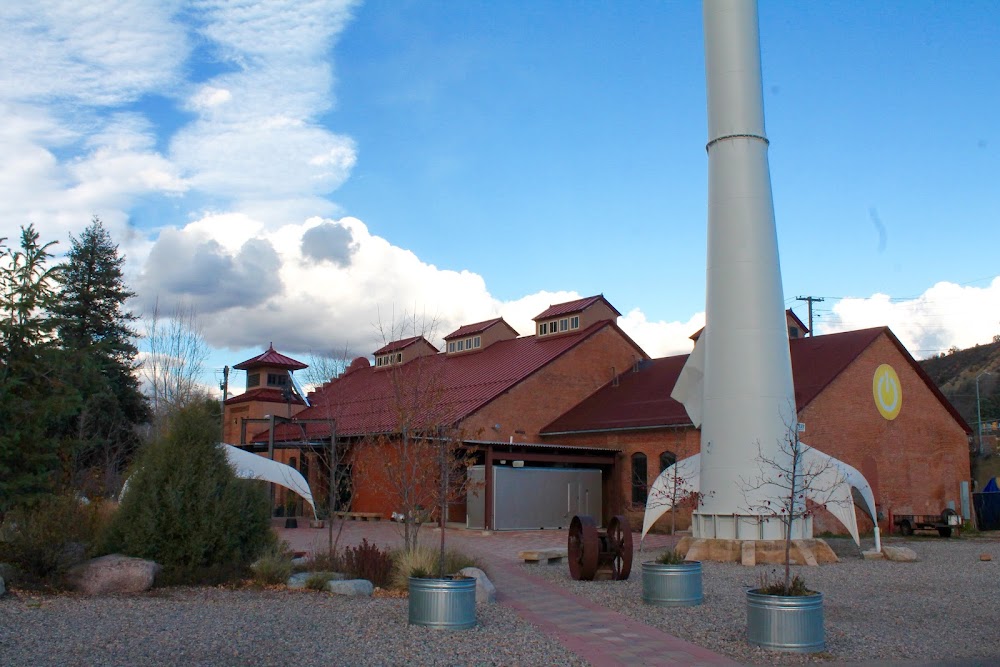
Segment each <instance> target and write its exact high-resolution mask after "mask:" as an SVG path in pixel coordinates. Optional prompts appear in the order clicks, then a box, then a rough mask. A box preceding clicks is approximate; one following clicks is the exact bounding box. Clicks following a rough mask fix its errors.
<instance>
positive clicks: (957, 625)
mask: <svg viewBox="0 0 1000 667" xmlns="http://www.w3.org/2000/svg"><path fill="white" fill-rule="evenodd" d="M828 541H829V542H830V543H831V546H833V547H834V550H835V551H837V552H838V553H839V554H840V555H841V562H840V563H837V564H833V565H824V566H820V567H810V568H807V567H794V568H793V570H794V573H796V574H800V575H801V576H802V577H803V579H805V581H806V584H807V585H808V586H809V588H811V589H813V590H817V591H820V592H822V593H823V596H824V616H825V626H826V647H827V651H826V652H825V653H821V654H817V655H812V656H803V655H795V654H784V653H775V652H771V651H765V650H763V649H758V648H753V647H751V646H750V645H749V644H748V643H747V642H746V640H745V632H746V597H745V590H746V589H747V588H749V587H756V584H757V582H758V580H759V577H760V576H761V574H762V573H770V572H771V571H777V572H778V573H779V574H780V573H781V572H782V571H783V566H774V565H767V566H764V565H761V566H757V567H753V568H748V567H743V566H741V565H738V564H735V563H733V564H730V563H709V562H705V563H703V564H702V567H703V588H704V602H703V603H702V604H701V605H700V606H697V607H675V608H663V607H653V606H650V605H646V604H644V603H643V602H642V571H641V567H640V563H641V561H643V560H652V559H653V558H655V557H656V555H657V554H658V553H659V551H651V552H647V553H644V554H636V559H635V560H634V562H633V566H632V574H631V576H630V577H629V579H628V581H623V582H618V581H590V582H585V581H573V580H572V579H570V577H569V573H568V568H566V567H538V566H523V567H524V571H525V572H530V573H531V574H535V575H539V576H542V577H544V578H545V579H546V580H548V581H550V582H553V583H556V584H558V585H560V586H564V587H565V588H566V589H568V590H570V591H572V592H573V593H575V594H578V595H580V596H583V597H586V598H588V599H590V600H592V601H593V602H595V603H597V604H599V605H602V606H605V607H608V608H610V609H614V610H616V611H619V612H621V613H623V614H627V615H628V616H631V617H633V618H636V619H638V620H641V621H643V622H644V623H647V624H648V625H652V626H655V627H657V628H660V629H662V630H663V631H665V632H668V633H670V634H672V635H674V636H676V637H681V638H683V639H686V640H688V641H691V642H693V643H695V644H698V645H700V646H704V647H705V648H708V649H711V650H713V651H716V652H719V653H722V654H725V655H728V656H730V657H731V658H733V659H735V660H738V661H739V662H742V663H745V664H794V663H801V662H812V661H836V662H874V661H882V662H884V661H906V660H910V661H925V662H932V661H946V662H948V663H950V664H954V662H953V661H959V660H961V661H973V662H975V661H982V664H1000V642H998V641H997V639H996V629H997V628H998V627H1000V542H998V541H997V540H995V539H992V540H982V539H970V538H963V539H961V540H955V539H947V540H946V539H941V538H936V537H928V538H916V539H909V540H905V541H903V540H895V539H893V540H891V541H889V542H888V543H890V544H894V545H901V546H906V547H909V548H911V549H913V550H914V551H915V552H916V553H917V555H918V557H919V558H920V560H919V561H918V562H916V563H892V562H888V561H882V560H879V561H865V560H862V559H861V558H860V554H858V552H857V550H856V548H855V547H854V545H853V542H850V541H849V540H839V539H831V540H828ZM980 554H990V555H991V556H992V558H993V560H992V561H989V562H983V561H980V559H979V557H980Z"/></svg>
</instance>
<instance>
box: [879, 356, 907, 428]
mask: <svg viewBox="0 0 1000 667" xmlns="http://www.w3.org/2000/svg"><path fill="white" fill-rule="evenodd" d="M872 394H873V395H874V396H875V407H876V408H878V411H879V412H880V413H881V414H882V416H883V417H885V418H886V419H888V420H890V421H892V420H893V419H895V418H896V417H898V416H899V409H900V408H901V407H903V388H902V387H901V386H900V385H899V376H898V375H896V371H894V370H893V369H892V366H890V365H889V364H882V365H881V366H879V367H878V368H876V369H875V376H874V377H873V378H872Z"/></svg>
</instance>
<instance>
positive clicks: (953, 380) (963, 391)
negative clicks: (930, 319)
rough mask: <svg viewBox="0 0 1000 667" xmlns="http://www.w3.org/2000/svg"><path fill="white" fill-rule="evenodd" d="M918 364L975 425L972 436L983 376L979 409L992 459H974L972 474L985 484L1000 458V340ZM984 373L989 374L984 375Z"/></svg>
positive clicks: (966, 418)
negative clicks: (999, 445) (999, 428)
mask: <svg viewBox="0 0 1000 667" xmlns="http://www.w3.org/2000/svg"><path fill="white" fill-rule="evenodd" d="M919 363H920V366H921V367H922V368H923V369H924V371H926V372H927V374H928V375H929V376H930V377H931V379H932V380H934V382H935V384H937V386H938V388H939V389H940V390H941V393H942V394H944V395H945V396H946V397H947V398H948V400H949V401H951V403H952V405H954V406H955V409H956V410H958V411H959V413H961V415H962V416H963V417H965V420H966V421H967V422H968V423H969V426H971V427H972V430H973V438H975V431H976V423H977V417H976V376H980V377H979V408H980V410H981V411H982V418H983V426H984V429H983V430H984V433H983V445H984V450H985V451H984V453H985V454H986V455H987V457H989V458H991V459H992V460H991V461H989V462H986V461H977V460H976V459H975V458H974V459H973V476H974V477H975V478H976V479H977V481H978V482H979V484H980V485H982V484H984V483H985V482H986V481H987V480H988V478H989V477H990V476H992V474H996V472H995V471H994V467H995V466H993V465H992V464H993V462H994V461H996V460H997V459H998V457H997V456H996V454H1000V451H998V450H997V444H998V441H997V435H998V434H1000V431H998V429H997V428H996V426H994V423H995V422H1000V341H996V342H993V343H989V344H987V345H977V346H975V347H970V348H968V349H965V350H956V351H954V352H951V353H950V354H942V355H940V356H937V357H932V358H930V359H924V360H923V361H921V362H919ZM983 373H989V375H981V374H983ZM973 442H974V443H975V440H974V441H973ZM974 447H975V444H974ZM991 455H992V456H991Z"/></svg>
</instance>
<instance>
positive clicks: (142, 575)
mask: <svg viewBox="0 0 1000 667" xmlns="http://www.w3.org/2000/svg"><path fill="white" fill-rule="evenodd" d="M160 569H161V567H160V565H158V564H157V563H154V562H153V561H151V560H143V559H142V558H131V557H129V556H122V555H121V554H110V555H108V556H101V557H100V558H93V559H91V560H88V561H86V562H84V563H80V564H79V565H76V566H74V567H72V568H70V570H69V572H68V573H67V575H66V581H67V583H69V586H70V588H72V589H73V590H75V591H79V592H81V593H86V594H87V595H111V594H114V593H141V592H142V591H148V590H149V589H150V588H152V586H153V579H154V578H155V577H156V573H157V572H159V571H160Z"/></svg>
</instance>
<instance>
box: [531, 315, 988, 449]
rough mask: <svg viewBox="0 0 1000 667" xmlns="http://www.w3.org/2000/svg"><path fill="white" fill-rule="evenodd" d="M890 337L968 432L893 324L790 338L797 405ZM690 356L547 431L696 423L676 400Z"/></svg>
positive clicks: (650, 371)
mask: <svg viewBox="0 0 1000 667" xmlns="http://www.w3.org/2000/svg"><path fill="white" fill-rule="evenodd" d="M882 335H886V336H887V337H888V338H889V340H890V341H891V342H892V343H893V344H894V345H896V347H897V348H898V349H899V351H900V352H901V353H902V354H903V356H904V357H905V358H906V359H907V360H908V361H909V362H910V365H911V367H912V368H914V369H915V370H916V372H917V373H918V375H920V376H921V378H922V379H923V380H924V382H925V384H927V386H928V387H929V388H930V390H931V391H932V392H933V393H934V394H935V395H936V396H937V397H938V400H940V401H941V402H942V404H943V405H944V406H945V408H946V409H948V411H949V412H950V413H951V414H952V416H953V417H954V418H955V419H956V421H958V423H959V424H960V425H962V427H963V428H965V429H966V431H969V427H968V425H967V424H966V423H965V420H964V419H962V417H961V416H960V415H959V414H958V412H957V411H956V410H955V408H954V407H953V406H952V405H951V403H950V402H949V401H948V400H947V399H946V398H944V396H943V395H942V394H941V392H940V390H938V388H937V386H935V384H934V382H933V381H931V379H930V377H929V376H927V374H926V373H925V372H924V371H923V369H922V368H921V367H920V365H919V364H918V363H916V362H915V361H914V360H913V357H911V356H910V354H909V352H907V351H906V348H904V347H903V345H902V344H901V343H900V342H899V340H898V339H897V338H896V337H895V336H894V335H893V334H892V332H891V331H889V329H888V327H878V328H874V329H861V330H858V331H846V332H843V333H836V334H827V335H825V336H815V337H812V338H797V339H792V340H790V341H789V350H790V352H791V357H792V375H793V377H794V382H795V403H796V405H797V408H798V410H800V411H801V410H802V409H803V408H805V407H806V406H807V405H809V403H811V402H812V401H813V400H814V399H815V398H816V397H817V396H819V394H820V393H822V391H823V390H824V389H826V387H827V386H828V385H829V384H830V383H831V382H833V380H834V379H836V377H837V376H838V375H840V373H842V372H843V371H844V369H846V368H847V366H848V365H850V363H851V362H853V361H854V360H855V359H857V357H858V355H860V354H861V353H862V352H864V350H866V349H867V348H868V346H870V345H871V344H872V343H874V342H875V340H876V339H877V338H878V337H879V336H882ZM687 358H688V355H686V354H685V355H679V356H676V357H665V358H663V359H653V360H652V361H648V362H640V363H639V364H638V366H637V368H636V369H634V370H633V371H629V372H626V373H623V374H621V375H620V376H618V378H617V384H616V383H615V382H614V381H613V382H611V383H609V384H607V385H605V386H604V387H602V388H601V389H599V390H598V391H597V392H596V393H594V394H593V395H591V396H590V397H589V398H587V399H586V400H584V401H583V402H582V403H580V404H579V405H577V406H576V407H574V408H573V409H571V410H570V411H569V412H567V413H566V414H564V415H562V416H561V417H559V418H558V419H556V420H555V421H553V422H552V423H551V424H549V425H548V426H546V427H544V428H543V429H542V430H541V432H542V434H546V435H555V434H559V433H579V432H586V431H608V430H620V429H641V428H665V427H670V426H682V425H687V424H690V423H691V419H690V418H689V417H688V415H687V411H686V410H685V409H684V406H683V405H681V404H680V403H678V402H677V401H675V400H674V399H672V398H670V392H671V391H672V390H673V388H674V383H676V382H677V376H678V375H679V374H680V372H681V368H683V367H684V364H685V363H686V362H687Z"/></svg>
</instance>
